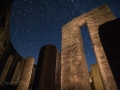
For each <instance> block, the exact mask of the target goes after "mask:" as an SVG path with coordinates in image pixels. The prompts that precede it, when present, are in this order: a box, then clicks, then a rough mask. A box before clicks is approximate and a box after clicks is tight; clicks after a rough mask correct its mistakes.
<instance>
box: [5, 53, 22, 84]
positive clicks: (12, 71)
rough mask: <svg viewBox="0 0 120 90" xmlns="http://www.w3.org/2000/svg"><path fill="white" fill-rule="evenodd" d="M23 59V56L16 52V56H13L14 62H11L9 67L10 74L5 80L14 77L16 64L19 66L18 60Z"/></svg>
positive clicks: (8, 80)
mask: <svg viewBox="0 0 120 90" xmlns="http://www.w3.org/2000/svg"><path fill="white" fill-rule="evenodd" d="M21 59H22V57H21V56H20V55H19V54H18V53H16V54H15V55H14V58H13V61H12V63H11V66H10V68H9V71H8V74H7V76H6V77H5V81H6V82H11V79H12V77H13V74H14V71H15V69H16V66H17V62H18V61H19V60H21Z"/></svg>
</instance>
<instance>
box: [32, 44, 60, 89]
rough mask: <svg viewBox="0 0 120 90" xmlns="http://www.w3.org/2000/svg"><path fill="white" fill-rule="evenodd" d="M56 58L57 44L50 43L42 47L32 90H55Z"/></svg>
mask: <svg viewBox="0 0 120 90" xmlns="http://www.w3.org/2000/svg"><path fill="white" fill-rule="evenodd" d="M56 59H57V49H56V47H55V46H53V45H50V44H48V45H45V46H43V47H42V48H41V50H40V54H39V59H38V63H37V68H36V73H35V79H34V83H33V89H32V90H55V80H56V79H55V71H56V69H55V68H56ZM58 62H59V60H58Z"/></svg>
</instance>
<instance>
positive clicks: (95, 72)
mask: <svg viewBox="0 0 120 90" xmlns="http://www.w3.org/2000/svg"><path fill="white" fill-rule="evenodd" d="M91 70H92V78H93V82H94V87H95V90H105V89H104V87H103V83H102V79H101V76H100V72H99V67H98V65H97V64H92V65H91Z"/></svg>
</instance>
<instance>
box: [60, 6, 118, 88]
mask: <svg viewBox="0 0 120 90" xmlns="http://www.w3.org/2000/svg"><path fill="white" fill-rule="evenodd" d="M114 19H115V16H114V15H113V13H112V11H111V10H110V8H109V7H108V6H107V5H102V6H100V7H98V8H96V9H93V10H92V11H90V12H88V13H85V14H82V15H81V16H79V17H77V18H75V19H73V20H72V21H70V22H68V23H67V24H66V25H64V26H63V27H62V54H61V62H62V71H61V89H62V90H70V89H72V90H80V89H81V90H90V84H89V77H88V72H87V66H86V60H85V55H84V50H83V43H82V38H81V34H80V26H82V25H84V24H86V25H87V26H88V30H89V33H90V37H91V40H92V44H93V49H94V52H95V55H96V58H97V63H98V66H99V69H100V73H101V76H102V81H103V84H104V87H105V90H117V86H116V84H115V81H114V78H113V75H112V72H111V69H110V66H109V64H108V61H107V58H106V55H105V53H104V50H103V47H102V45H101V42H100V39H99V35H98V27H99V26H100V25H101V24H103V23H105V22H107V21H110V20H114Z"/></svg>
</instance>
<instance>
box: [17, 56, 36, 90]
mask: <svg viewBox="0 0 120 90" xmlns="http://www.w3.org/2000/svg"><path fill="white" fill-rule="evenodd" d="M33 64H34V58H33V57H27V58H26V60H25V65H24V68H23V72H22V75H21V79H20V82H19V84H18V87H17V90H28V86H29V83H30V78H31V74H32V68H33Z"/></svg>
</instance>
